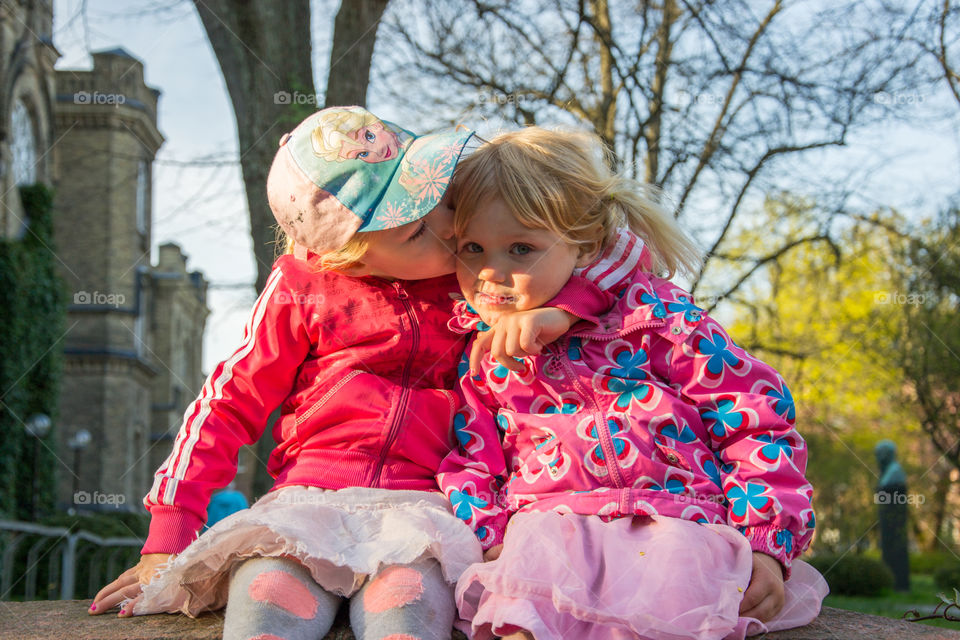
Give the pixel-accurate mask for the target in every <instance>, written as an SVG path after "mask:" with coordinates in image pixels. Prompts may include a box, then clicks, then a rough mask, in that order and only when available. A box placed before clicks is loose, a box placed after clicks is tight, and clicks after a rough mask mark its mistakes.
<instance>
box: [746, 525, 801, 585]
mask: <svg viewBox="0 0 960 640" xmlns="http://www.w3.org/2000/svg"><path fill="white" fill-rule="evenodd" d="M740 532H741V533H743V535H744V536H746V538H747V542H749V543H750V548H751V549H752V550H753V551H759V552H760V553H765V554H767V555H768V556H771V557H773V558H774V559H776V560H777V562H779V563H780V566H781V568H782V569H783V580H784V582H786V581H787V580H789V579H790V565H791V562H792V561H793V558H794V554H793V534H792V533H791V532H790V531H788V530H786V529H781V528H780V527H777V526H775V525H772V524H764V525H758V526H755V527H743V528H741V529H740Z"/></svg>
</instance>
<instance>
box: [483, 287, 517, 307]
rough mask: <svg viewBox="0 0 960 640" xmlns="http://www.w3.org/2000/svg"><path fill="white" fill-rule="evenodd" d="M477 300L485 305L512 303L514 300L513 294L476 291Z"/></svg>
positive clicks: (494, 305) (496, 305)
mask: <svg viewBox="0 0 960 640" xmlns="http://www.w3.org/2000/svg"><path fill="white" fill-rule="evenodd" d="M477 302H479V303H480V304H482V305H484V306H487V307H500V306H506V305H512V304H514V303H515V302H516V300H515V299H514V297H513V296H507V295H503V294H492V293H484V292H482V291H480V292H478V293H477Z"/></svg>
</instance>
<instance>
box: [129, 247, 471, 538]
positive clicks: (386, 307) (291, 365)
mask: <svg viewBox="0 0 960 640" xmlns="http://www.w3.org/2000/svg"><path fill="white" fill-rule="evenodd" d="M454 291H456V278H455V277H454V276H452V275H451V276H446V277H442V278H433V279H430V280H418V281H392V282H391V281H388V280H385V279H381V278H351V277H347V276H343V275H340V274H337V273H335V272H331V271H320V270H319V268H318V267H317V264H316V258H315V256H312V255H311V257H310V262H307V261H303V260H298V259H295V258H294V257H293V256H282V257H281V258H279V259H278V260H277V262H276V264H275V265H274V269H273V272H272V274H271V275H270V278H269V280H267V284H266V287H265V288H264V290H263V293H262V294H261V295H260V297H259V298H258V299H257V302H256V304H255V305H254V307H253V312H252V314H251V317H250V320H249V321H248V323H247V326H246V330H245V332H244V340H243V344H242V345H241V346H240V348H239V349H237V351H236V352H235V353H234V354H233V355H232V356H230V357H229V358H228V359H227V360H225V361H224V362H222V363H221V364H220V365H218V366H217V368H216V369H214V371H213V373H211V374H210V376H209V378H207V381H206V383H205V384H204V386H203V391H202V392H201V393H200V397H199V398H197V400H196V401H195V402H194V403H193V404H192V405H191V406H190V407H189V408H188V409H187V411H186V413H185V414H184V421H183V424H182V426H181V427H180V432H179V433H178V434H177V437H176V440H175V442H174V447H173V451H172V453H171V454H170V456H169V457H168V458H167V460H166V462H164V464H163V465H162V466H161V467H160V469H159V470H158V471H157V473H156V476H155V479H154V484H153V488H152V489H151V491H150V493H149V494H148V495H147V496H146V497H145V498H144V505H145V506H146V508H147V510H148V511H149V512H150V514H151V521H150V533H149V535H148V537H147V541H146V543H145V544H144V547H143V550H142V553H178V552H180V551H182V550H183V549H184V548H185V547H186V546H187V545H188V544H189V543H190V542H191V541H192V540H193V539H194V538H195V537H196V535H197V531H199V530H200V528H201V527H202V526H203V523H204V521H205V520H206V508H207V504H208V502H209V500H210V496H211V494H212V493H213V492H214V491H215V490H216V489H218V488H220V487H222V486H225V485H226V484H227V483H228V482H229V481H230V480H231V479H232V478H233V477H234V475H235V474H236V467H237V452H238V449H239V448H240V447H241V446H242V445H245V444H252V443H254V442H256V441H257V440H258V439H259V438H260V435H261V434H262V432H263V430H264V428H265V425H266V423H267V419H268V417H269V416H270V414H271V413H272V412H273V410H274V409H276V408H277V407H280V411H281V415H280V419H279V420H278V421H277V422H276V424H275V426H274V428H273V438H274V440H275V441H276V448H275V449H274V451H273V453H272V454H271V456H270V461H269V463H268V470H269V472H270V473H271V474H272V475H273V476H274V477H275V478H276V483H275V485H274V488H275V489H276V488H279V487H283V486H287V485H307V486H316V487H323V488H327V489H340V488H344V487H353V486H364V487H383V488H386V489H416V490H427V491H436V490H437V485H436V481H435V479H434V473H435V471H436V469H437V467H439V465H440V461H441V460H443V457H444V456H445V455H446V454H447V453H448V452H449V451H450V449H451V448H452V443H453V440H452V432H451V424H452V419H453V415H454V412H455V410H456V408H457V407H456V399H455V396H454V394H453V392H452V391H451V389H453V387H454V383H455V381H456V366H457V361H458V360H459V359H460V355H461V353H462V352H463V348H464V337H463V336H460V335H457V334H455V333H453V332H452V331H450V330H449V329H447V321H448V320H449V318H450V315H451V311H452V307H453V299H452V297H451V293H453V292H454Z"/></svg>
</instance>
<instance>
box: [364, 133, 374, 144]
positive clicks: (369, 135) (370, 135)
mask: <svg viewBox="0 0 960 640" xmlns="http://www.w3.org/2000/svg"><path fill="white" fill-rule="evenodd" d="M363 137H364V138H366V139H367V142H373V141H374V140H376V139H377V136H376V135H374V134H373V133H372V132H370V131H367V132H366V133H365V134H363Z"/></svg>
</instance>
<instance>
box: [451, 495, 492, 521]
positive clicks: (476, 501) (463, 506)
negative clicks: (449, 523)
mask: <svg viewBox="0 0 960 640" xmlns="http://www.w3.org/2000/svg"><path fill="white" fill-rule="evenodd" d="M450 504H451V505H453V513H454V515H455V516H457V517H458V518H460V519H461V520H463V521H464V522H470V521H472V520H473V518H474V511H475V510H481V509H486V508H487V507H488V506H490V503H489V502H487V501H486V500H484V499H483V498H480V497H477V496H473V495H470V494H469V493H464V492H461V491H457V490H456V489H454V490H453V491H451V492H450Z"/></svg>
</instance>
